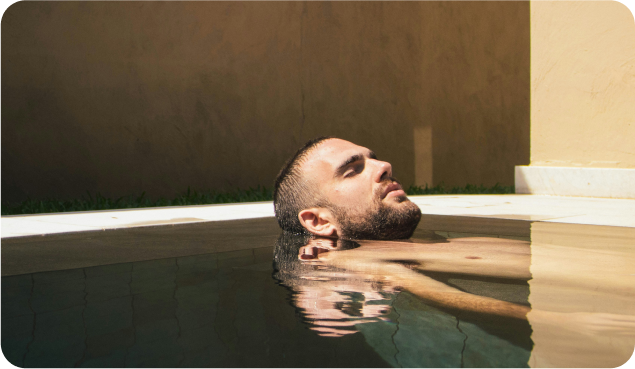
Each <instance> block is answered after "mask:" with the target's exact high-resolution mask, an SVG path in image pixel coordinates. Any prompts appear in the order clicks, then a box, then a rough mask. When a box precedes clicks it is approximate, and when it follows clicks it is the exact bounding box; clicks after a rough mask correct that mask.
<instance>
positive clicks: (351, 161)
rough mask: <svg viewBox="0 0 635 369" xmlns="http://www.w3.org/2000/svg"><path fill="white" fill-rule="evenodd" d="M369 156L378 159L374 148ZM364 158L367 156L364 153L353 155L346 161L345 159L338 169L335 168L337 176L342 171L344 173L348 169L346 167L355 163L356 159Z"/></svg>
mask: <svg viewBox="0 0 635 369" xmlns="http://www.w3.org/2000/svg"><path fill="white" fill-rule="evenodd" d="M368 157H369V158H371V159H377V155H376V154H375V152H374V151H372V150H370V151H369V152H368ZM364 158H365V156H364V155H362V154H355V155H352V156H351V157H349V158H348V159H346V161H344V162H343V163H342V164H340V165H338V166H337V169H335V176H338V175H341V174H342V173H344V170H345V169H346V167H348V166H349V165H351V164H353V163H354V162H356V161H359V160H363V159H364Z"/></svg>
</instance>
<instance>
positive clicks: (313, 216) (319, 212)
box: [298, 208, 337, 237]
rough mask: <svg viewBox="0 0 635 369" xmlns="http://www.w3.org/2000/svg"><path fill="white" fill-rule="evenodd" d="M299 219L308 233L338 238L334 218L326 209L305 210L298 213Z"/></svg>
mask: <svg viewBox="0 0 635 369" xmlns="http://www.w3.org/2000/svg"><path fill="white" fill-rule="evenodd" d="M298 219H300V223H301V224H302V226H303V227H304V228H305V229H306V230H307V231H309V232H310V233H312V234H314V235H316V236H322V237H337V226H336V224H335V223H334V217H333V215H332V214H331V212H330V211H329V210H327V209H325V208H311V209H304V210H302V211H301V212H300V213H298Z"/></svg>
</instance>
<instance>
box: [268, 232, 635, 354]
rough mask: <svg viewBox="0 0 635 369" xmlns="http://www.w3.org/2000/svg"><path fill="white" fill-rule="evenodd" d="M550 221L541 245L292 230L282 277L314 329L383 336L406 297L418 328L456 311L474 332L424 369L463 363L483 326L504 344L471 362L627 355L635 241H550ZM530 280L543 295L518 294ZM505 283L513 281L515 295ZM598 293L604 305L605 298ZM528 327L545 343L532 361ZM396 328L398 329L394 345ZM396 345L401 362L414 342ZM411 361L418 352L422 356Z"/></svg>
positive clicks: (634, 336)
mask: <svg viewBox="0 0 635 369" xmlns="http://www.w3.org/2000/svg"><path fill="white" fill-rule="evenodd" d="M534 225H536V223H534ZM549 227H551V228H553V226H543V225H542V224H539V225H536V226H535V227H532V239H533V240H534V242H532V243H530V242H527V241H519V240H507V239H502V238H487V237H464V238H455V239H447V240H446V239H442V240H439V239H438V237H437V238H434V237H433V238H428V239H425V240H409V241H405V242H404V241H357V242H350V241H346V242H342V241H336V240H330V239H317V238H316V239H310V238H306V237H295V238H294V237H292V236H290V235H285V234H283V235H281V237H280V238H279V240H278V245H277V246H276V251H275V262H274V269H276V270H277V272H276V273H275V274H274V277H275V278H277V279H278V280H279V281H280V283H281V284H283V285H285V286H287V287H289V288H290V289H291V290H292V303H293V304H294V306H295V307H296V308H298V310H299V312H300V313H301V315H302V316H303V317H304V318H305V319H307V320H308V321H309V322H311V323H312V325H313V326H312V328H311V329H313V330H315V331H317V332H319V334H321V335H323V336H330V337H338V336H342V335H345V334H351V333H354V332H355V331H361V332H362V333H363V334H364V335H365V336H366V339H367V341H369V342H373V340H375V338H376V337H373V334H374V333H376V332H377V331H382V329H381V328H377V327H378V326H381V325H382V323H386V324H387V323H392V322H395V318H396V316H397V319H398V318H399V317H401V316H400V311H398V310H401V309H397V307H396V306H395V302H396V301H399V299H400V298H401V296H405V297H403V299H408V300H409V304H410V305H417V304H418V305H419V306H418V308H417V309H415V310H417V311H418V312H417V313H416V314H415V315H417V314H418V318H419V319H418V320H419V322H418V323H417V324H419V325H420V326H421V325H422V324H426V325H434V324H438V323H439V322H441V321H443V320H444V319H445V318H446V317H445V316H444V314H446V315H447V314H450V315H452V316H454V317H455V318H456V323H455V324H456V330H458V331H459V332H460V333H461V334H463V335H464V336H465V338H464V344H463V347H462V349H461V353H460V363H459V364H457V363H452V362H451V361H450V362H448V360H447V358H449V357H451V356H452V355H451V354H449V355H447V356H446V357H445V358H444V359H442V360H440V361H434V360H433V361H432V362H430V361H429V358H425V359H423V360H424V361H412V360H411V361H410V364H413V365H415V366H446V365H448V364H449V365H450V366H455V365H456V366H458V365H460V366H463V365H465V364H466V357H465V354H466V348H468V349H467V351H468V352H469V351H470V350H469V345H466V344H467V343H468V341H470V339H471V342H474V338H475V337H474V336H473V335H472V336H470V335H468V334H466V332H468V331H470V330H471V331H472V332H471V333H474V332H480V333H479V334H480V338H482V339H484V340H487V342H489V343H488V345H486V346H485V347H482V348H481V351H483V350H485V351H487V348H486V347H487V346H492V343H493V342H498V343H497V344H495V345H494V346H496V345H498V347H497V350H498V351H499V352H498V353H497V354H495V355H490V356H487V355H485V357H481V358H470V359H469V362H470V365H474V364H475V363H477V364H476V366H508V365H510V364H512V365H511V366H525V365H527V364H530V365H532V366H571V365H573V366H589V365H590V366H616V365H620V364H622V363H624V362H625V361H626V360H627V359H628V358H629V357H630V355H631V354H632V351H633V346H634V343H635V314H634V311H633V306H635V304H634V302H635V301H634V300H633V297H634V296H635V294H634V293H633V290H634V288H635V285H634V284H633V283H632V282H633V279H632V277H633V275H634V274H633V271H634V270H633V266H634V265H635V259H634V258H633V250H632V246H633V238H632V237H622V239H621V241H620V240H618V241H617V242H616V241H615V240H613V241H609V242H607V236H608V235H606V234H604V235H602V236H600V237H599V238H601V240H602V241H601V242H599V240H595V241H596V242H594V241H593V237H590V238H589V237H587V238H586V239H585V241H581V240H579V239H578V240H576V238H578V237H576V236H577V235H576V234H569V235H568V237H569V239H566V237H564V238H563V237H562V236H563V234H564V235H566V234H567V232H564V233H562V234H560V236H561V237H560V239H559V240H557V241H558V242H557V243H556V244H551V245H545V244H544V242H552V240H550V239H549V237H545V236H541V232H543V231H544V229H545V228H549ZM565 228H566V227H565ZM591 228H592V227H591ZM585 229H587V230H588V229H589V227H586V228H585ZM587 233H588V232H587ZM551 236H552V237H551V239H553V234H551ZM586 236H589V235H588V234H586ZM609 238H610V237H609ZM567 242H568V243H569V244H570V245H567ZM571 244H572V245H571ZM583 245H585V246H583ZM598 246H601V248H600V249H598ZM532 253H533V255H534V259H533V260H532ZM530 270H531V272H533V273H534V275H533V276H532V273H531V272H530ZM536 273H537V274H536ZM532 277H533V280H532ZM527 281H530V282H529V284H530V285H531V288H532V291H531V293H532V294H533V295H532V298H531V299H529V300H527V296H528V295H529V291H528V289H527V290H526V291H527V293H522V292H520V293H519V291H520V290H519V289H518V288H516V287H519V286H523V285H524V286H528V285H527ZM502 286H507V287H510V286H515V287H513V288H512V289H511V290H510V289H509V288H508V289H507V290H508V292H505V291H506V288H505V287H503V288H501V287H502ZM600 289H602V290H600ZM400 290H405V291H406V292H401V293H400V292H399V291H400ZM598 290H600V291H602V292H598ZM510 291H511V292H510ZM523 295H524V298H523V297H521V298H519V297H520V296H523ZM599 295H601V297H602V299H601V301H602V302H597V301H596V298H597V297H599ZM415 296H416V297H415ZM556 296H557V297H556ZM554 297H555V298H554ZM413 298H414V300H413ZM415 301H416V302H415ZM529 301H531V302H532V306H531V307H530V306H529ZM431 308H432V309H433V310H434V312H435V313H434V314H436V315H434V314H432V315H434V316H435V318H434V319H422V318H421V317H424V316H426V317H427V318H430V316H432V315H431V314H430V313H429V311H430V309H431ZM368 323H374V324H368ZM527 323H529V324H531V328H533V330H534V331H533V333H532V330H531V328H529V325H528V324H527ZM461 324H462V325H461ZM468 326H469V328H467V327H468ZM446 328H447V327H445V328H442V327H437V332H439V331H443V330H444V329H445V330H447V331H452V330H448V329H446ZM411 331H412V332H411V333H412V335H411V337H409V338H410V340H411V341H413V342H424V341H426V339H428V337H425V333H424V332H423V331H425V329H423V330H422V329H418V330H417V329H415V330H412V329H411ZM485 332H487V334H485ZM381 334H384V335H385V334H386V331H385V330H384V331H383V332H382V333H381ZM417 334H420V335H417ZM427 334H430V333H429V332H428V333H427ZM530 335H531V338H533V343H535V344H536V348H535V349H534V350H533V352H532V354H531V358H530V357H529V352H530V351H531V349H532V341H531V340H529V337H530ZM394 336H395V332H393V333H392V338H393V345H394V344H395V342H394ZM486 336H487V337H486ZM556 343H557V344H556ZM427 345H430V344H429V343H428V344H427ZM379 346H382V345H379ZM385 346H386V345H385V343H384V344H383V347H385ZM425 346H426V345H423V346H419V349H421V348H424V347H425ZM432 346H434V348H435V349H438V348H439V347H440V346H444V347H442V348H441V351H443V350H446V349H447V347H448V346H452V339H451V338H450V339H447V338H446V339H442V340H438V341H436V342H435V343H433V344H432ZM375 348H376V349H377V350H378V352H380V353H381V349H379V348H378V347H375ZM395 348H396V350H397V353H395V354H394V361H391V360H390V357H389V356H390V355H382V357H383V358H384V359H385V360H386V361H388V362H391V363H392V364H393V365H402V364H403V363H404V362H403V361H404V360H403V359H404V358H406V355H398V354H403V351H404V350H399V348H398V347H395ZM425 348H427V349H429V348H431V347H425ZM501 348H504V349H503V351H505V350H506V351H507V352H508V353H510V354H513V356H514V358H515V361H514V360H512V361H507V362H505V360H504V359H501V352H500V351H501ZM523 350H525V351H524V352H523ZM450 351H452V350H450ZM502 356H505V354H503V355H502ZM399 357H401V358H402V361H401V362H399V360H398V358H399ZM407 358H408V359H412V355H408V356H407ZM518 359H521V361H518ZM426 360H427V361H426ZM522 360H524V361H522ZM430 364H432V365H430Z"/></svg>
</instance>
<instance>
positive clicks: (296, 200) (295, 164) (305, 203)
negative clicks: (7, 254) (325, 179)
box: [273, 136, 333, 234]
mask: <svg viewBox="0 0 635 369" xmlns="http://www.w3.org/2000/svg"><path fill="white" fill-rule="evenodd" d="M331 138H333V137H328V136H321V137H316V138H314V139H312V140H310V141H309V142H307V143H305V144H304V146H302V147H301V148H300V149H298V151H296V153H295V154H294V155H293V156H292V157H291V158H290V159H289V160H287V162H286V163H285V165H284V166H283V167H282V169H281V170H280V173H278V176H277V177H276V181H275V183H274V186H273V205H274V210H275V214H276V219H277V220H278V224H279V225H280V228H282V229H283V230H285V231H287V232H293V233H296V234H307V233H308V231H307V230H306V229H305V228H304V227H303V226H302V223H300V220H299V219H298V214H299V213H300V211H302V210H304V209H308V208H311V207H315V206H318V205H319V204H318V201H319V200H318V197H319V196H318V194H317V193H316V192H315V191H314V190H313V189H311V188H310V185H309V184H308V183H307V181H306V178H304V177H303V175H302V171H301V170H300V166H301V165H302V163H303V162H304V161H305V159H306V157H307V156H308V154H309V153H310V152H311V151H312V150H313V149H314V148H315V147H316V146H317V145H319V144H320V143H321V142H323V141H325V140H328V139H331Z"/></svg>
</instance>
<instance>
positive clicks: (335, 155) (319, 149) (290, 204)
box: [274, 137, 421, 239]
mask: <svg viewBox="0 0 635 369" xmlns="http://www.w3.org/2000/svg"><path fill="white" fill-rule="evenodd" d="M274 205H275V213H276V218H277V219H278V223H279V224H280V227H281V228H282V229H283V230H285V231H289V232H293V233H298V234H300V233H310V234H313V235H315V236H322V237H334V238H338V237H341V238H346V239H407V238H410V237H411V236H412V233H413V232H414V230H415V228H416V227H417V224H419V220H420V218H421V210H420V209H419V207H418V206H417V205H415V204H414V203H412V202H411V201H410V200H408V198H407V197H406V193H405V192H404V191H403V188H402V187H401V184H400V183H399V182H398V181H397V180H396V179H395V178H394V177H393V176H392V166H391V165H390V163H388V162H385V161H381V160H379V159H378V158H377V156H376V155H375V153H374V152H373V151H371V150H369V149H367V148H365V147H362V146H358V145H355V144H353V143H351V142H348V141H344V140H340V139H337V138H332V137H319V138H316V139H314V140H311V141H309V142H308V143H307V144H305V145H304V146H303V147H302V148H301V149H300V150H298V152H296V154H295V155H294V156H293V157H292V158H291V159H290V160H289V161H288V162H287V163H286V164H285V166H284V167H283V169H282V170H281V171H280V174H279V175H278V177H277V178H276V181H275V188H274Z"/></svg>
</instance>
